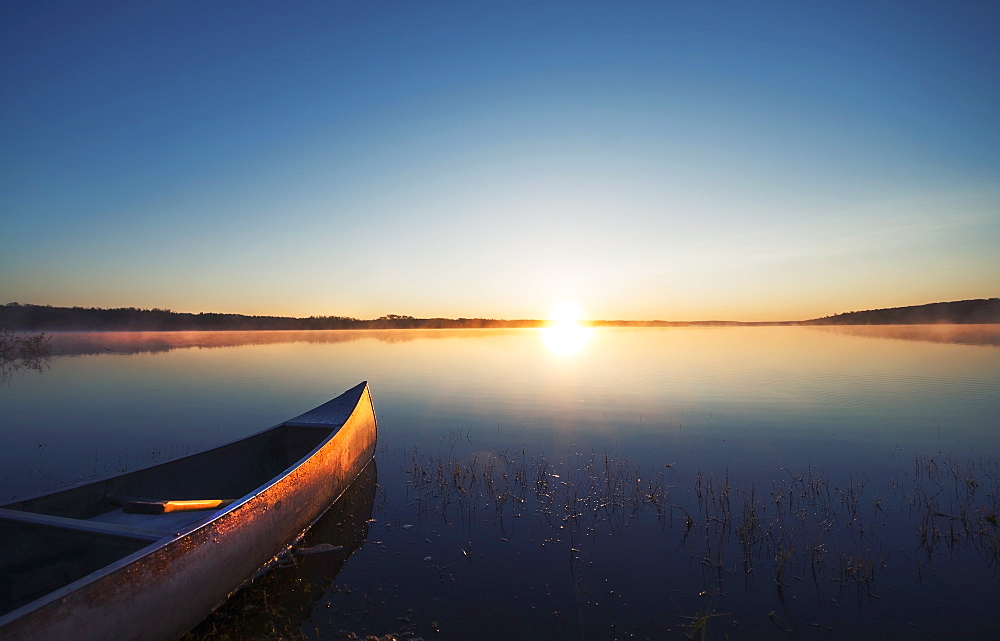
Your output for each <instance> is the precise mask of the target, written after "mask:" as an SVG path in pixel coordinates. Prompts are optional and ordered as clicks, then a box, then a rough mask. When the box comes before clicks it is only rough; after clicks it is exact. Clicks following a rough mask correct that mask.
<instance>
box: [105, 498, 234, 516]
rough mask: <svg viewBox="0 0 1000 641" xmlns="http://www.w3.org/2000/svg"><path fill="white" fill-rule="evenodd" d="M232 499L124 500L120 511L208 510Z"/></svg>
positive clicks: (165, 511)
mask: <svg viewBox="0 0 1000 641" xmlns="http://www.w3.org/2000/svg"><path fill="white" fill-rule="evenodd" d="M233 500H234V499H193V500H185V501H126V502H125V504H124V505H123V506H122V512H125V513H126V514H165V513H167V512H186V511H189V510H209V509H212V508H214V507H223V506H225V505H229V504H230V503H232V502H233Z"/></svg>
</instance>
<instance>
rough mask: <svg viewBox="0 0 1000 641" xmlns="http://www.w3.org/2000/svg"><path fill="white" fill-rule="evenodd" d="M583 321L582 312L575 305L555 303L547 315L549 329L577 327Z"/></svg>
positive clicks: (564, 302) (567, 302) (566, 302)
mask: <svg viewBox="0 0 1000 641" xmlns="http://www.w3.org/2000/svg"><path fill="white" fill-rule="evenodd" d="M582 320H583V311H581V310H580V307H579V306H578V305H577V304H576V303H571V302H569V301H563V302H561V303H557V304H556V305H555V307H553V308H552V313H551V314H549V326H550V327H579V326H580V321H582Z"/></svg>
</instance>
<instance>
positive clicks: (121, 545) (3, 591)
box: [0, 521, 149, 615]
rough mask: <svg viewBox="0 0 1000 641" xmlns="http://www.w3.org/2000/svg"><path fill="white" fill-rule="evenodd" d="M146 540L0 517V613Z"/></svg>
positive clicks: (128, 551)
mask: <svg viewBox="0 0 1000 641" xmlns="http://www.w3.org/2000/svg"><path fill="white" fill-rule="evenodd" d="M147 545H149V542H148V541H140V540H135V539H129V538H125V537H121V536H113V535H101V534H94V533H91V532H79V531H74V530H70V529H64V528H56V527H47V526H43V525H37V524H33V523H18V522H16V521H4V522H2V523H0V546H2V547H3V549H4V554H3V562H2V565H0V615H3V614H5V613H7V612H10V611H11V610H14V609H16V608H19V607H21V606H22V605H25V604H26V603H30V602H31V601H34V600H35V599H37V598H40V597H42V596H45V595H46V594H48V593H50V592H52V591H54V590H58V589H59V588H61V587H63V586H64V585H68V584H70V583H72V582H73V581H76V580H77V579H80V578H83V577H85V576H87V575H88V574H90V573H91V572H93V571H95V570H98V569H100V568H102V567H104V566H106V565H108V564H109V563H114V562H115V561H117V560H118V559H121V558H123V557H125V556H128V555H129V554H132V553H133V552H137V551H139V550H140V549H142V548H144V547H146V546H147Z"/></svg>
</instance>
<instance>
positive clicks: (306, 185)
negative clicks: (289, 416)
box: [0, 1, 1000, 320]
mask: <svg viewBox="0 0 1000 641" xmlns="http://www.w3.org/2000/svg"><path fill="white" fill-rule="evenodd" d="M0 13H2V18H3V19H2V20H0V86H3V87H4V91H3V95H2V97H0V217H2V218H0V222H2V228H3V230H4V233H3V237H4V243H3V245H4V250H3V252H2V254H0V302H7V301H19V302H22V303H36V304H52V305H84V306H103V307H109V306H138V307H166V308H171V309H174V310H177V311H223V312H239V313H248V314H289V315H313V314H317V315H320V314H331V315H348V316H355V317H361V318H370V317H376V316H380V315H382V314H386V313H397V314H411V315H415V316H450V317H455V316H467V317H471V316H485V317H504V318H523V317H544V316H546V315H547V313H548V311H549V309H551V308H552V306H553V305H554V304H556V303H557V302H559V301H573V302H575V303H576V304H577V305H578V306H579V307H580V308H582V309H583V311H584V313H585V314H586V315H588V316H590V317H593V318H649V319H652V318H657V319H668V320H691V319H705V318H728V319H744V320H767V319H773V320H781V319H789V318H807V317H815V316H821V315H827V314H832V313H837V312H840V311H848V310H853V309H866V308H872V307H886V306H895V305H907V304H920V303H926V302H933V301H938V300H958V299H964V298H979V297H988V296H996V295H998V293H1000V259H998V258H997V254H998V251H997V250H998V248H1000V151H998V150H1000V82H998V79H1000V44H998V42H1000V38H997V37H996V34H997V33H1000V6H998V5H997V4H996V3H992V2H983V3H973V2H948V3H944V2H931V3H927V2H898V3H894V2H878V3H873V2H857V3H852V2H837V3H811V2H809V3H806V2H693V1H678V2H670V1H660V2H573V3H569V2H502V3H501V2H498V3H487V2H366V3H347V2H329V3H325V2H315V3H313V2H310V3H299V2H289V3H273V2H225V1H219V2H176V1H170V2H155V1H143V2H127V3H88V2H8V3H5V4H4V8H3V9H0Z"/></svg>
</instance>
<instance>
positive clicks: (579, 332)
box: [538, 324, 594, 356]
mask: <svg viewBox="0 0 1000 641" xmlns="http://www.w3.org/2000/svg"><path fill="white" fill-rule="evenodd" d="M538 331H540V332H541V333H542V340H544V341H545V346H546V347H548V348H549V351H550V352H552V353H553V354H558V355H559V356H573V355H574V354H577V353H579V352H581V351H583V349H584V348H585V347H586V346H587V344H588V343H589V342H590V339H591V338H592V337H593V335H594V328H593V327H582V326H580V325H577V324H573V325H569V324H558V325H552V326H550V327H544V328H542V329H540V330H538Z"/></svg>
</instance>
